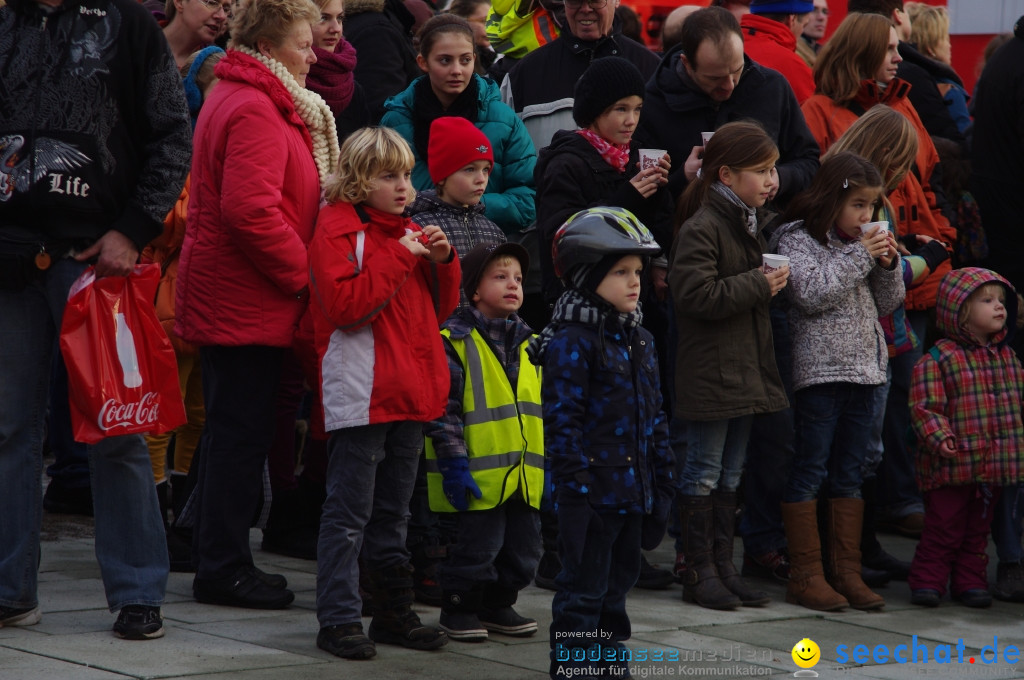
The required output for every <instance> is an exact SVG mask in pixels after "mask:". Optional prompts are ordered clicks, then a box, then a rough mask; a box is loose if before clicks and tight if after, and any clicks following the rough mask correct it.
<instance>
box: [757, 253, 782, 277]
mask: <svg viewBox="0 0 1024 680" xmlns="http://www.w3.org/2000/svg"><path fill="white" fill-rule="evenodd" d="M761 262H762V264H761V271H763V272H764V273H765V274H770V273H772V272H773V271H775V270H776V269H781V268H782V267H783V266H784V265H788V264H789V258H788V257H786V256H785V255H775V254H773V253H765V254H764V255H762V256H761Z"/></svg>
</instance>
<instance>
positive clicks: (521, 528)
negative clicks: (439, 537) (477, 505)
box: [441, 498, 541, 592]
mask: <svg viewBox="0 0 1024 680" xmlns="http://www.w3.org/2000/svg"><path fill="white" fill-rule="evenodd" d="M454 515H455V519H456V522H457V524H458V540H457V541H456V542H455V544H454V545H451V546H449V547H448V559H446V560H445V561H444V562H443V563H441V587H442V588H443V589H445V590H470V589H471V588H473V587H474V586H479V585H482V584H485V583H497V584H498V585H499V586H501V587H503V588H506V589H508V590H514V591H516V592H518V591H520V590H522V589H523V588H525V587H526V586H528V585H529V584H530V581H532V580H533V576H534V574H536V573H537V563H538V562H540V553H541V543H540V512H538V511H537V510H534V509H533V508H531V507H530V506H529V505H527V504H526V503H524V502H523V501H522V500H520V499H517V498H513V499H510V500H508V501H506V502H505V503H503V504H501V505H499V506H498V507H496V508H491V509H490V510H475V511H473V512H457V513H454Z"/></svg>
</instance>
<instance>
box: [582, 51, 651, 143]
mask: <svg viewBox="0 0 1024 680" xmlns="http://www.w3.org/2000/svg"><path fill="white" fill-rule="evenodd" d="M644 89H645V87H644V77H643V76H642V75H641V74H640V71H639V70H638V69H637V67H636V66H633V64H632V63H630V62H628V61H626V60H625V59H622V58H621V57H603V58H601V59H595V60H594V61H592V62H590V67H589V68H587V70H586V71H584V72H583V75H582V76H580V79H579V80H577V81H576V89H575V91H574V93H573V96H574V98H575V100H574V101H573V105H572V117H573V119H575V121H576V124H577V125H579V126H580V127H581V128H585V127H587V126H588V125H590V124H591V123H593V122H594V121H595V120H596V119H597V117H598V116H600V115H601V114H602V113H604V110H605V109H607V108H608V107H609V106H611V105H612V104H614V103H615V102H617V101H619V100H620V99H625V98H626V97H632V96H634V95H635V96H637V97H640V98H641V99H643V98H644Z"/></svg>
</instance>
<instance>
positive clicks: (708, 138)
mask: <svg viewBox="0 0 1024 680" xmlns="http://www.w3.org/2000/svg"><path fill="white" fill-rule="evenodd" d="M714 134H715V132H714V130H712V131H711V132H702V133H700V139H701V141H702V142H704V146H707V145H708V142H710V141H711V137H712V136H713V135H714Z"/></svg>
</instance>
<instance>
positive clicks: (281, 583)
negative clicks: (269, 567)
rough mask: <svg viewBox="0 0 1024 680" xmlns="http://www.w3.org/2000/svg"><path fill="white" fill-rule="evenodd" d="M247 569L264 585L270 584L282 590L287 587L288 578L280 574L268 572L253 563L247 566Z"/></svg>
mask: <svg viewBox="0 0 1024 680" xmlns="http://www.w3.org/2000/svg"><path fill="white" fill-rule="evenodd" d="M249 570H250V572H251V573H252V575H253V576H255V577H256V578H257V579H258V580H259V581H260V582H261V583H263V585H265V586H270V587H271V588H276V589H277V590H284V589H285V588H287V587H288V579H286V578H285V577H284V576H282V575H281V574H268V573H267V572H265V571H263V570H262V569H260V568H259V567H257V566H256V565H255V564H254V565H252V566H251V567H249Z"/></svg>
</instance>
